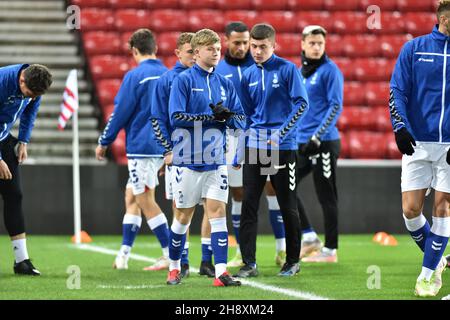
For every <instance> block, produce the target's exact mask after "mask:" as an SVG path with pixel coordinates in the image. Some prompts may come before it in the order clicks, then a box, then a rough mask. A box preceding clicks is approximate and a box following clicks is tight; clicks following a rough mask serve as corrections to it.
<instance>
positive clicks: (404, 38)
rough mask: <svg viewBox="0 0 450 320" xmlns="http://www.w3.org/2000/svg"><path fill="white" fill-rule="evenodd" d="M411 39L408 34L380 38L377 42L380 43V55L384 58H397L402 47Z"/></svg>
mask: <svg viewBox="0 0 450 320" xmlns="http://www.w3.org/2000/svg"><path fill="white" fill-rule="evenodd" d="M411 39H412V36H411V35H410V34H406V35H389V36H382V37H381V38H379V40H378V41H380V43H381V55H382V56H383V57H386V58H397V57H398V55H399V54H400V51H401V49H402V47H403V45H404V44H405V43H406V42H408V41H409V40H411Z"/></svg>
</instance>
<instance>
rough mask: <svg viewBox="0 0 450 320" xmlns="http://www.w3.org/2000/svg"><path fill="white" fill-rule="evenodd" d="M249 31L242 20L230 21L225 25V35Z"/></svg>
mask: <svg viewBox="0 0 450 320" xmlns="http://www.w3.org/2000/svg"><path fill="white" fill-rule="evenodd" d="M246 31H249V30H248V27H247V25H246V24H245V23H243V22H242V21H235V22H230V23H229V24H227V25H226V27H225V35H226V36H227V37H229V36H230V35H231V33H232V32H246Z"/></svg>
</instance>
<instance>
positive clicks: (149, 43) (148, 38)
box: [128, 29, 156, 55]
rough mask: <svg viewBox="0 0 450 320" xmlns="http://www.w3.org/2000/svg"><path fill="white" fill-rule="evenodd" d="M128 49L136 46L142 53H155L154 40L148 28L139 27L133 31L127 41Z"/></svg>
mask: <svg viewBox="0 0 450 320" xmlns="http://www.w3.org/2000/svg"><path fill="white" fill-rule="evenodd" d="M128 44H129V45H130V49H132V48H136V49H137V50H138V51H139V53H140V54H142V55H151V54H156V40H155V36H154V35H153V33H152V32H151V31H150V30H148V29H139V30H137V31H136V32H134V33H133V34H132V35H131V37H130V40H129V41H128Z"/></svg>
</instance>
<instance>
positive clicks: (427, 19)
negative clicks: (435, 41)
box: [403, 12, 437, 37]
mask: <svg viewBox="0 0 450 320" xmlns="http://www.w3.org/2000/svg"><path fill="white" fill-rule="evenodd" d="M403 17H404V19H405V21H406V32H408V33H411V34H412V35H413V36H414V37H417V36H421V35H424V34H427V33H431V31H432V30H433V27H434V25H435V24H437V17H436V14H435V13H425V12H420V13H418V12H417V13H416V12H410V13H407V14H405V15H403Z"/></svg>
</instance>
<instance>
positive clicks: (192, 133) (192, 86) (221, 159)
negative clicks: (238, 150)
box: [167, 29, 245, 286]
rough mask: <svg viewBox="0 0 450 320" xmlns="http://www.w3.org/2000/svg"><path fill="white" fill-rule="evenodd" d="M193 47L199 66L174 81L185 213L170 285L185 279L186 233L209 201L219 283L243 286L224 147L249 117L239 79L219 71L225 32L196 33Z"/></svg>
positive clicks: (175, 183)
mask: <svg viewBox="0 0 450 320" xmlns="http://www.w3.org/2000/svg"><path fill="white" fill-rule="evenodd" d="M191 45H192V49H193V50H194V54H195V58H196V64H195V65H194V66H193V67H192V68H191V69H189V70H186V71H185V72H183V73H181V74H180V75H179V76H178V77H177V78H176V79H175V80H174V82H173V84H172V91H171V92H170V100H169V114H170V120H171V124H172V126H173V128H174V131H173V133H172V141H173V165H174V166H173V169H172V170H174V171H173V175H172V188H173V196H174V199H175V205H176V207H177V209H178V210H179V213H180V214H179V215H178V216H177V217H175V218H174V220H173V223H172V227H171V232H170V247H169V250H170V267H169V274H168V277H167V284H169V285H175V284H179V283H180V282H181V277H180V258H181V250H182V248H183V245H184V244H183V241H184V239H185V237H184V234H185V233H186V231H187V229H188V227H189V224H190V222H191V219H192V214H193V212H194V210H195V206H196V205H197V204H198V203H199V202H200V201H203V204H204V210H205V212H206V214H207V215H208V218H209V222H210V224H211V247H212V250H213V254H214V262H215V273H216V274H215V279H214V286H237V285H240V282H239V281H236V280H234V279H233V278H232V277H231V276H230V275H229V274H228V272H227V271H226V264H227V253H228V231H227V223H226V212H225V206H226V203H227V201H228V175H227V168H226V165H225V156H224V146H225V130H226V128H227V127H229V128H233V129H236V128H240V129H242V128H244V127H245V116H244V113H243V110H242V107H241V104H240V102H239V98H238V96H237V93H236V90H235V89H234V86H233V83H232V82H231V81H230V80H228V79H226V78H224V77H223V76H221V75H219V74H217V73H216V72H215V70H214V68H215V67H216V66H217V64H218V63H219V59H220V49H221V48H220V38H219V36H218V35H217V34H216V33H215V32H214V31H212V30H209V29H202V30H200V31H198V32H197V33H196V34H195V35H194V37H193V38H192V41H191Z"/></svg>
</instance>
